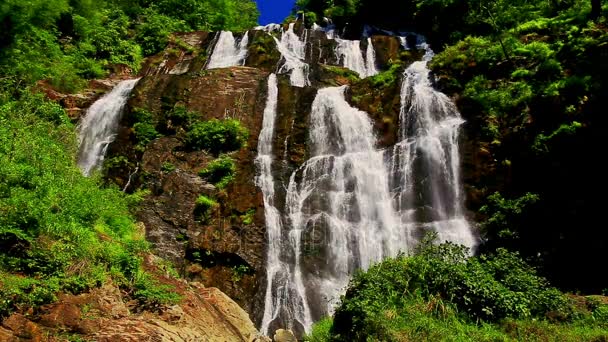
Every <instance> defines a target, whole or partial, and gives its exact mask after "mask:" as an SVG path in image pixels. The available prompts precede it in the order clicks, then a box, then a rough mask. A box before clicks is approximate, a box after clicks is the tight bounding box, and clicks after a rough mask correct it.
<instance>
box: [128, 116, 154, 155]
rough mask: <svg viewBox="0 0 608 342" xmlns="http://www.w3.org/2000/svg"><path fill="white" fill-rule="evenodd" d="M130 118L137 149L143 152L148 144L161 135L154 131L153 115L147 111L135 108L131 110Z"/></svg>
mask: <svg viewBox="0 0 608 342" xmlns="http://www.w3.org/2000/svg"><path fill="white" fill-rule="evenodd" d="M132 117H133V120H134V121H135V123H134V124H133V134H134V136H135V140H136V141H137V148H138V149H140V150H143V149H145V147H146V145H147V144H148V143H150V142H151V141H152V140H154V139H156V138H159V137H160V136H161V135H160V133H158V131H157V130H156V122H155V119H154V115H153V114H152V113H150V112H149V111H147V110H145V109H142V108H136V109H134V110H133V113H132Z"/></svg>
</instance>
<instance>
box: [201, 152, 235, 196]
mask: <svg viewBox="0 0 608 342" xmlns="http://www.w3.org/2000/svg"><path fill="white" fill-rule="evenodd" d="M235 172H236V164H235V163H234V160H233V159H232V158H230V156H227V155H221V156H220V157H219V158H218V159H216V160H214V161H212V162H211V163H209V165H207V167H206V168H204V169H202V170H201V171H200V172H199V173H198V175H199V176H201V177H203V178H205V179H206V180H207V181H208V182H210V183H211V184H213V185H215V186H216V187H217V188H218V189H224V188H225V187H226V186H227V185H228V184H229V183H230V182H232V181H233V180H234V173H235Z"/></svg>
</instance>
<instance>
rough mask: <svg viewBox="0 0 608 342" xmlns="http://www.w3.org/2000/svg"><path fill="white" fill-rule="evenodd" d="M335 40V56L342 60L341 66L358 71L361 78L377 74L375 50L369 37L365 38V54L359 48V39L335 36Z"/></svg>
mask: <svg viewBox="0 0 608 342" xmlns="http://www.w3.org/2000/svg"><path fill="white" fill-rule="evenodd" d="M335 40H336V41H337V42H338V46H337V47H336V57H337V58H338V60H340V61H342V66H344V67H345V68H348V69H350V70H352V71H354V72H356V73H358V74H359V77H361V78H366V77H369V76H374V75H376V74H378V69H377V68H376V52H375V51H374V45H373V44H372V39H371V38H367V49H366V52H365V56H363V51H362V50H361V41H359V40H345V39H340V38H335Z"/></svg>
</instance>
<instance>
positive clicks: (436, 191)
mask: <svg viewBox="0 0 608 342" xmlns="http://www.w3.org/2000/svg"><path fill="white" fill-rule="evenodd" d="M420 46H422V47H423V48H425V49H426V54H425V56H424V58H423V60H422V61H418V62H414V63H413V64H412V65H411V66H409V67H408V68H407V69H406V70H405V72H404V79H403V84H402V87H401V111H400V118H399V120H400V132H399V137H400V142H399V143H398V144H396V145H395V147H394V149H393V157H392V163H391V164H392V165H391V170H392V173H393V179H392V181H393V188H395V189H398V191H396V193H395V195H396V196H395V207H396V208H397V209H398V210H399V212H401V213H402V216H401V222H402V223H403V224H404V225H405V226H408V227H410V230H411V231H415V230H422V231H425V230H434V231H436V232H437V234H438V237H439V240H440V241H446V240H447V241H452V242H455V243H459V244H463V245H465V246H468V247H471V248H473V247H474V246H475V244H476V239H475V237H474V236H473V234H472V231H471V229H470V227H469V225H468V222H467V220H466V219H465V217H464V213H463V198H462V184H461V182H460V152H459V148H458V137H459V128H460V126H461V125H462V123H463V122H464V120H462V118H461V117H460V114H459V113H458V110H457V109H456V106H455V105H454V104H453V103H452V101H451V100H450V99H449V98H448V97H447V96H446V95H445V94H443V93H441V92H439V91H437V90H435V89H434V88H433V87H432V84H431V80H430V75H429V74H430V70H429V69H428V67H427V63H428V61H430V60H431V58H432V57H433V52H432V50H430V48H428V45H426V44H425V43H421V44H420Z"/></svg>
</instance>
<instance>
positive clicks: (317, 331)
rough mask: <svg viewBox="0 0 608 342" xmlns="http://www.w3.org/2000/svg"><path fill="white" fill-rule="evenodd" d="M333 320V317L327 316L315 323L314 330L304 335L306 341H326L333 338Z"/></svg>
mask: <svg viewBox="0 0 608 342" xmlns="http://www.w3.org/2000/svg"><path fill="white" fill-rule="evenodd" d="M332 325H333V320H332V319H331V317H325V318H323V319H321V320H320V321H318V322H317V323H315V325H313V327H312V331H311V332H310V333H309V334H307V335H306V336H304V341H305V342H326V341H330V340H331V328H332Z"/></svg>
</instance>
